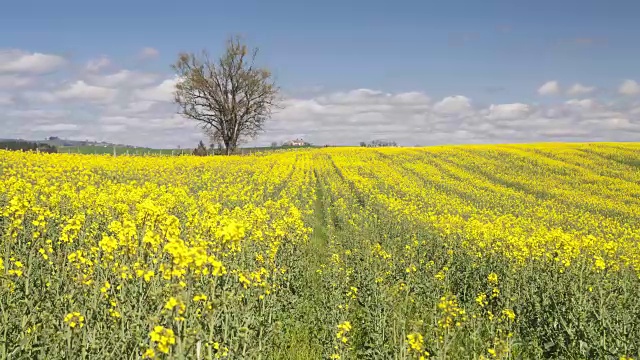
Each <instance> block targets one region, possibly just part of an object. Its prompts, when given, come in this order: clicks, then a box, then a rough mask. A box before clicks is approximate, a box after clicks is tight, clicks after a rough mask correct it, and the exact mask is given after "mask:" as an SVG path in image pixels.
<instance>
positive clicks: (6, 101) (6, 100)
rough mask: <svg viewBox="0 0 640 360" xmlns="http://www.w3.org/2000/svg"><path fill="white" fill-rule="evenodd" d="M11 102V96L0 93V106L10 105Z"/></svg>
mask: <svg viewBox="0 0 640 360" xmlns="http://www.w3.org/2000/svg"><path fill="white" fill-rule="evenodd" d="M13 102H14V101H13V97H12V96H11V95H9V94H3V93H0V105H11V104H13Z"/></svg>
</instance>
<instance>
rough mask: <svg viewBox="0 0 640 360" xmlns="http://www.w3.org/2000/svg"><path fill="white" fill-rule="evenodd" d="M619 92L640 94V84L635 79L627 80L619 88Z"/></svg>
mask: <svg viewBox="0 0 640 360" xmlns="http://www.w3.org/2000/svg"><path fill="white" fill-rule="evenodd" d="M618 92H619V93H620V94H622V95H637V94H640V84H638V83H637V82H636V81H635V80H625V81H624V82H623V83H622V84H621V85H620V87H619V88H618Z"/></svg>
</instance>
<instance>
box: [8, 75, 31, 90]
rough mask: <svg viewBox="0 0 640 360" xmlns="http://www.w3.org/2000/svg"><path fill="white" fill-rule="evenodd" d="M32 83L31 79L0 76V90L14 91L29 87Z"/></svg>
mask: <svg viewBox="0 0 640 360" xmlns="http://www.w3.org/2000/svg"><path fill="white" fill-rule="evenodd" d="M33 83H34V79H33V78H31V77H24V76H18V75H0V89H3V88H6V89H15V88H22V87H26V86H29V85H31V84H33Z"/></svg>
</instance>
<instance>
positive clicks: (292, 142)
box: [282, 139, 309, 146]
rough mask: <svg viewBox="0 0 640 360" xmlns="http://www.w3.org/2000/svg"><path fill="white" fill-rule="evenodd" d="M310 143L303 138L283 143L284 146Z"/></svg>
mask: <svg viewBox="0 0 640 360" xmlns="http://www.w3.org/2000/svg"><path fill="white" fill-rule="evenodd" d="M305 145H309V143H307V142H305V141H304V140H302V139H295V140H289V141H285V142H284V143H282V146H305Z"/></svg>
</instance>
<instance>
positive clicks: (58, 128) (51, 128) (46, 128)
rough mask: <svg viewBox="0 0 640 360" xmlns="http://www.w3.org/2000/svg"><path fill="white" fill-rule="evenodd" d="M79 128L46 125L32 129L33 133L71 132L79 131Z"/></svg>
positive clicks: (75, 126)
mask: <svg viewBox="0 0 640 360" xmlns="http://www.w3.org/2000/svg"><path fill="white" fill-rule="evenodd" d="M78 128H79V127H78V125H77V124H66V123H59V124H44V125H36V126H34V127H33V128H32V130H33V131H71V130H77V129H78Z"/></svg>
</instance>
